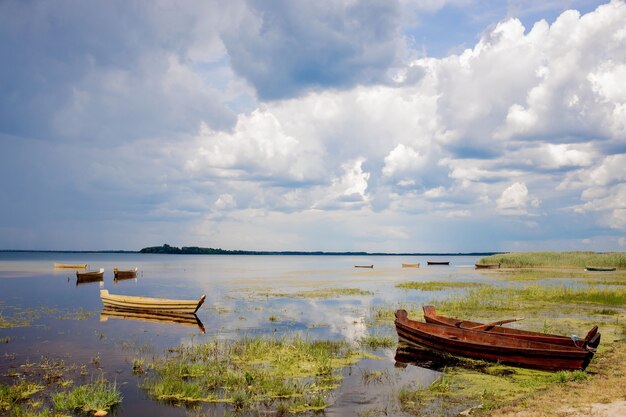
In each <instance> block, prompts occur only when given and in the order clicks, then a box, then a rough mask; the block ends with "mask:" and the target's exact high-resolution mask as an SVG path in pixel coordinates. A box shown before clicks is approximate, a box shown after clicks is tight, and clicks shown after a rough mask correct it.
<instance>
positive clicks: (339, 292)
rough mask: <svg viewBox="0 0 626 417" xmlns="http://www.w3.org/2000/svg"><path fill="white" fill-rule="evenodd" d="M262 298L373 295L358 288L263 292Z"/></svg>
mask: <svg viewBox="0 0 626 417" xmlns="http://www.w3.org/2000/svg"><path fill="white" fill-rule="evenodd" d="M260 295H261V296H263V297H290V298H334V297H350V296H352V297H354V296H357V297H360V296H367V295H374V293H373V292H371V291H366V290H361V289H358V288H322V289H319V290H309V291H299V292H294V293H278V292H264V293H261V294H260Z"/></svg>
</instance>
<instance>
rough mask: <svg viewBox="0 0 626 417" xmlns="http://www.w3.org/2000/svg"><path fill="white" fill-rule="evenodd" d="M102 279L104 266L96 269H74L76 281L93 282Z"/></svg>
mask: <svg viewBox="0 0 626 417" xmlns="http://www.w3.org/2000/svg"><path fill="white" fill-rule="evenodd" d="M103 280H104V268H100V269H99V270H97V271H85V272H78V271H76V282H77V283H78V282H93V281H103Z"/></svg>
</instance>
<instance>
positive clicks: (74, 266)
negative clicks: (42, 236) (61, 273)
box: [54, 262, 89, 269]
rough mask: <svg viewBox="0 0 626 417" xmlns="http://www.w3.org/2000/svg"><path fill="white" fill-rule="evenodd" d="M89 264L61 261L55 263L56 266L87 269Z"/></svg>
mask: <svg viewBox="0 0 626 417" xmlns="http://www.w3.org/2000/svg"><path fill="white" fill-rule="evenodd" d="M87 266H89V265H87V264H61V263H57V262H55V263H54V267H55V268H66V269H87Z"/></svg>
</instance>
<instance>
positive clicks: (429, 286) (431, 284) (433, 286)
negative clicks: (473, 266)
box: [396, 281, 483, 291]
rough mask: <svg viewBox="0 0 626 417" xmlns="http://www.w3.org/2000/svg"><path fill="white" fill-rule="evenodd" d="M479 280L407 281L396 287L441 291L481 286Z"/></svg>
mask: <svg viewBox="0 0 626 417" xmlns="http://www.w3.org/2000/svg"><path fill="white" fill-rule="evenodd" d="M481 285H483V284H481V283H480V282H464V281H422V282H419V281H409V282H403V283H400V284H398V285H396V288H402V289H405V290H422V291H441V290H447V289H454V288H470V287H478V286H481Z"/></svg>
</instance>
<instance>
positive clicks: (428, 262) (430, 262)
mask: <svg viewBox="0 0 626 417" xmlns="http://www.w3.org/2000/svg"><path fill="white" fill-rule="evenodd" d="M426 263H427V264H428V265H450V261H426Z"/></svg>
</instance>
